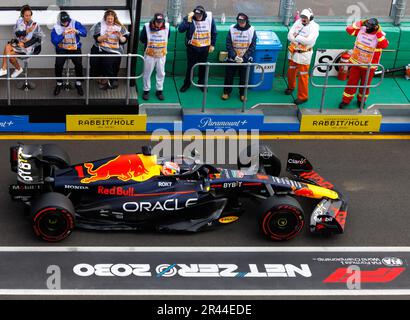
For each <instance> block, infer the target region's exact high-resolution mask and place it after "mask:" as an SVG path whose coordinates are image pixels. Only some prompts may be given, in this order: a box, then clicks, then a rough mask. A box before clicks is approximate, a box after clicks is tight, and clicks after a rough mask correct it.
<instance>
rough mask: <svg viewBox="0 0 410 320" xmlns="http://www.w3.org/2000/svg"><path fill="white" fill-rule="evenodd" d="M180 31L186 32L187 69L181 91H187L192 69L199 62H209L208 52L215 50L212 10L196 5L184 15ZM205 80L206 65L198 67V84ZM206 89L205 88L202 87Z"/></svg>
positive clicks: (214, 27)
mask: <svg viewBox="0 0 410 320" xmlns="http://www.w3.org/2000/svg"><path fill="white" fill-rule="evenodd" d="M178 31H179V32H181V33H183V32H185V34H186V39H185V45H186V52H187V69H186V74H185V80H184V84H183V85H182V87H181V89H180V90H179V91H181V92H185V91H187V90H188V89H189V87H190V86H191V69H192V67H193V66H194V65H195V64H197V63H199V62H207V61H208V54H209V53H212V52H213V51H214V50H215V43H216V35H217V31H216V24H215V20H214V19H213V18H212V12H209V11H208V12H207V11H205V9H204V7H203V6H197V7H195V9H194V11H192V12H190V13H189V14H188V15H187V16H186V17H184V19H183V21H182V23H181V24H180V25H179V26H178ZM204 82H205V67H204V66H200V67H199V68H198V84H204ZM201 90H202V91H204V88H203V87H201Z"/></svg>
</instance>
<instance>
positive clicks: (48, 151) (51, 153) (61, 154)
mask: <svg viewBox="0 0 410 320" xmlns="http://www.w3.org/2000/svg"><path fill="white" fill-rule="evenodd" d="M42 148H43V150H42V154H43V159H44V160H46V161H48V162H49V163H50V164H51V165H55V166H56V167H57V168H59V169H64V168H67V167H68V166H70V162H71V161H70V156H69V155H68V153H67V152H66V151H65V150H64V149H62V148H61V147H60V146H59V145H56V144H52V143H49V144H43V145H42Z"/></svg>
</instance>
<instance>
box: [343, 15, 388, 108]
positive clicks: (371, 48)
mask: <svg viewBox="0 0 410 320" xmlns="http://www.w3.org/2000/svg"><path fill="white" fill-rule="evenodd" d="M346 31H347V33H348V34H350V35H352V36H354V37H356V43H355V45H354V49H353V54H352V56H351V57H350V60H349V62H350V63H352V66H351V67H350V70H349V80H348V82H347V85H348V86H357V85H358V83H359V81H360V84H361V85H364V84H365V82H366V74H367V67H365V66H355V64H369V63H370V64H378V63H379V62H380V58H381V56H382V50H383V49H386V48H387V47H388V46H389V41H388V40H387V39H386V34H385V33H384V32H383V31H382V28H381V26H380V25H379V21H378V20H377V19H376V18H371V19H368V20H361V21H357V22H355V23H353V24H352V25H351V26H348V27H347V28H346ZM376 70H377V67H371V69H370V73H369V79H368V82H367V84H368V85H370V84H371V82H372V80H373V77H374V73H375V71H376ZM363 89H364V88H360V89H359V94H358V96H357V106H358V107H360V106H361V103H362V101H364V102H366V99H367V97H368V96H369V92H370V89H366V93H364V90H363ZM356 91H357V88H355V87H351V88H347V87H346V88H345V90H344V92H343V99H342V102H341V103H340V104H339V108H340V109H344V108H346V107H347V106H348V105H349V103H350V102H351V101H352V99H353V98H354V96H355V94H356Z"/></svg>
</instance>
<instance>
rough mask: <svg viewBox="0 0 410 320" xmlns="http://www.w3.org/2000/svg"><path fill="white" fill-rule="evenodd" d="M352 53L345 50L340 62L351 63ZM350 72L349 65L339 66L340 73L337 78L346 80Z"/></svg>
mask: <svg viewBox="0 0 410 320" xmlns="http://www.w3.org/2000/svg"><path fill="white" fill-rule="evenodd" d="M349 59H350V54H349V52H347V51H346V52H344V53H343V54H342V56H341V57H340V63H349ZM348 74H349V66H347V65H344V66H339V73H338V74H337V78H338V79H339V80H341V81H346V79H347V75H348Z"/></svg>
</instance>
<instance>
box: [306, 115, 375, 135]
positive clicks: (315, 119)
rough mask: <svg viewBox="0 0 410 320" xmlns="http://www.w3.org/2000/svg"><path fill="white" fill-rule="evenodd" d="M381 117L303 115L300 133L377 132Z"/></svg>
mask: <svg viewBox="0 0 410 320" xmlns="http://www.w3.org/2000/svg"><path fill="white" fill-rule="evenodd" d="M381 120H382V116H381V115H380V114H376V115H303V116H302V119H301V126H300V131H301V132H379V131H380V125H381Z"/></svg>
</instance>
